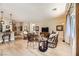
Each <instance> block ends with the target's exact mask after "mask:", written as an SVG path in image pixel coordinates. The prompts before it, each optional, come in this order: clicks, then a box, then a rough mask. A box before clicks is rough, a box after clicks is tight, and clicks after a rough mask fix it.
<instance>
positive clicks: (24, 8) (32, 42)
mask: <svg viewBox="0 0 79 59" xmlns="http://www.w3.org/2000/svg"><path fill="white" fill-rule="evenodd" d="M74 6H75V4H65V3H58V4H57V3H45V4H44V3H36V4H35V3H19V4H18V3H13V4H12V3H10V4H8V3H0V43H1V45H0V47H1V48H0V55H3V56H4V55H47V56H50V55H52V56H53V55H55V56H56V55H58V56H59V55H60V56H62V55H75V52H74V49H75V48H73V47H75V43H73V40H71V38H72V37H71V36H70V33H71V29H70V27H69V26H70V23H68V22H67V21H68V20H67V16H68V14H69V15H71V14H72V15H74V12H75V11H74V9H75V7H74ZM70 9H71V10H70ZM68 17H70V16H68ZM52 34H53V36H52V38H51V35H52ZM70 37H71V38H70ZM41 39H45V40H46V41H45V40H44V41H41ZM50 39H52V40H53V39H54V40H55V39H56V40H55V43H54V41H51V42H53V43H50ZM48 40H49V41H48ZM74 41H75V38H74ZM41 42H43V43H44V42H46V43H47V44H46V45H47V46H46V50H44V52H43V51H41V50H42V49H43V48H41V49H40V48H39V47H40V45H39V44H41ZM72 48H73V49H72ZM8 49H9V50H8Z"/></svg>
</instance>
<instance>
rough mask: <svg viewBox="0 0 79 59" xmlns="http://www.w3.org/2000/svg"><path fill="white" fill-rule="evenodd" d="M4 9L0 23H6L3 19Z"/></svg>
mask: <svg viewBox="0 0 79 59" xmlns="http://www.w3.org/2000/svg"><path fill="white" fill-rule="evenodd" d="M3 13H4V12H3V11H1V20H0V23H2V24H4V21H3Z"/></svg>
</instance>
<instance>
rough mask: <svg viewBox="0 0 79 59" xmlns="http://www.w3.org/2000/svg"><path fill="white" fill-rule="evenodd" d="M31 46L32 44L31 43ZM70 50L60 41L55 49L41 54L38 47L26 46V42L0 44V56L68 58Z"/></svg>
mask: <svg viewBox="0 0 79 59" xmlns="http://www.w3.org/2000/svg"><path fill="white" fill-rule="evenodd" d="M32 44H33V43H32ZM70 55H71V48H70V46H69V45H67V44H66V43H63V42H62V41H59V42H58V45H57V47H56V48H48V50H47V51H46V52H45V53H43V52H40V51H39V50H38V46H34V47H33V46H31V45H30V46H28V47H27V40H16V41H15V42H10V43H5V44H0V56H70Z"/></svg>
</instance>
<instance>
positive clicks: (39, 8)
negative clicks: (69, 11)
mask: <svg viewBox="0 0 79 59" xmlns="http://www.w3.org/2000/svg"><path fill="white" fill-rule="evenodd" d="M65 6H66V4H63V3H0V11H1V10H3V11H4V15H5V16H8V15H9V14H10V13H12V14H13V18H14V19H15V20H19V21H31V20H33V21H38V20H45V19H50V18H54V17H58V16H60V15H62V14H64V13H65Z"/></svg>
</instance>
